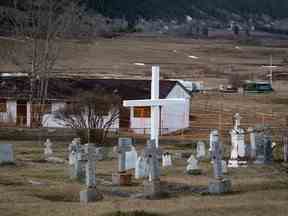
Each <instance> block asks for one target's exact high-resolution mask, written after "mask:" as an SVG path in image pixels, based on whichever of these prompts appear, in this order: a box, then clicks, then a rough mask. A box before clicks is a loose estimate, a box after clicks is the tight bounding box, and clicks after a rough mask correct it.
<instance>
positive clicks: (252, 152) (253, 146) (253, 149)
mask: <svg viewBox="0 0 288 216" xmlns="http://www.w3.org/2000/svg"><path fill="white" fill-rule="evenodd" d="M248 133H249V134H250V159H251V160H254V159H255V157H256V140H255V131H254V128H252V127H249V128H248Z"/></svg>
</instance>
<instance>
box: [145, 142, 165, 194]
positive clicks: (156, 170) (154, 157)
mask: <svg viewBox="0 0 288 216" xmlns="http://www.w3.org/2000/svg"><path fill="white" fill-rule="evenodd" d="M143 155H144V158H145V160H146V167H145V173H146V174H147V176H148V179H146V180H144V183H143V184H144V196H145V197H149V198H156V197H159V196H161V195H162V192H163V191H162V187H161V181H160V174H161V173H160V164H159V152H157V148H156V142H155V140H150V142H149V145H148V146H147V147H146V148H145V149H144V153H143Z"/></svg>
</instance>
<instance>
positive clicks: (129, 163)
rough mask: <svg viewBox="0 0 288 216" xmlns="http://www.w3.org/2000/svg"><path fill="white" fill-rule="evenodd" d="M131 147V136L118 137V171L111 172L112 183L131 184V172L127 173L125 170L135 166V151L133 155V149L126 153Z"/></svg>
mask: <svg viewBox="0 0 288 216" xmlns="http://www.w3.org/2000/svg"><path fill="white" fill-rule="evenodd" d="M132 147H133V146H132V139H131V138H119V139H118V172H117V173H113V174H112V184H113V185H120V186H124V185H130V184H131V181H132V175H131V173H128V172H127V170H128V169H130V168H131V167H133V166H134V167H135V166H136V161H137V153H136V155H135V151H136V150H135V149H134V152H132V153H130V154H128V155H127V152H131V150H132ZM127 156H128V157H127ZM133 164H134V165H133Z"/></svg>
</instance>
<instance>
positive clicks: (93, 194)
mask: <svg viewBox="0 0 288 216" xmlns="http://www.w3.org/2000/svg"><path fill="white" fill-rule="evenodd" d="M82 160H83V161H86V163H85V177H86V181H85V182H86V190H83V191H80V202H82V203H88V202H95V201H98V200H101V199H102V198H103V197H102V194H100V193H99V192H98V191H97V188H96V150H95V147H94V144H89V143H88V144H85V146H84V155H83V158H82Z"/></svg>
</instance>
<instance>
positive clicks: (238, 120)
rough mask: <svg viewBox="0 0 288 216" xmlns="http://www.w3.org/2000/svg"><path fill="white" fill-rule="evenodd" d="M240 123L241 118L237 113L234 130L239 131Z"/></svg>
mask: <svg viewBox="0 0 288 216" xmlns="http://www.w3.org/2000/svg"><path fill="white" fill-rule="evenodd" d="M240 121H241V116H240V114H239V113H236V114H235V115H234V129H237V128H239V127H240Z"/></svg>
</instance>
